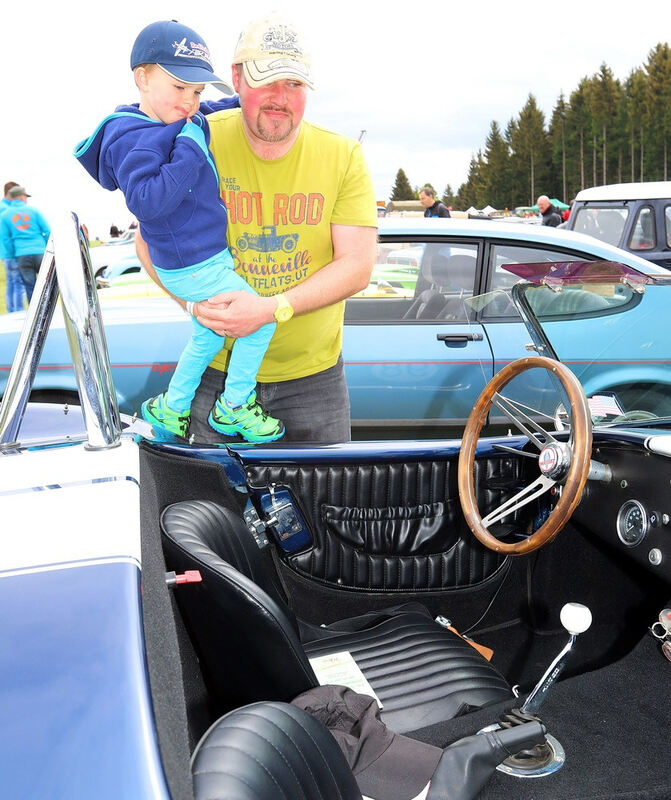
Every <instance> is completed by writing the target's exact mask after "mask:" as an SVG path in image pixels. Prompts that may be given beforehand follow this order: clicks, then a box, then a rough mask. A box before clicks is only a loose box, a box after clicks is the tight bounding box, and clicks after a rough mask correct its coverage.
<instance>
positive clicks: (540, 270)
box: [506, 262, 671, 423]
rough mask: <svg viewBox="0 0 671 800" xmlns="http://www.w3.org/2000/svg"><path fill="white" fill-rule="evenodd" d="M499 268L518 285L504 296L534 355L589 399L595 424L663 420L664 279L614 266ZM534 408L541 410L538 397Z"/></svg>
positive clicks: (670, 395) (667, 405)
mask: <svg viewBox="0 0 671 800" xmlns="http://www.w3.org/2000/svg"><path fill="white" fill-rule="evenodd" d="M506 268H507V269H509V271H511V272H513V273H514V274H516V275H517V276H518V277H523V278H525V279H526V281H524V282H520V283H518V284H517V285H516V286H515V287H514V288H513V289H512V291H511V294H512V299H513V300H515V301H516V305H517V306H518V307H519V308H520V310H521V312H522V316H523V317H526V319H525V322H526V323H527V327H528V329H529V332H530V333H531V335H532V339H533V344H534V349H535V350H536V351H537V352H539V353H540V354H542V355H550V356H556V357H557V358H558V359H559V360H560V361H562V362H563V363H564V364H566V365H567V366H568V367H570V369H571V370H572V371H573V372H574V373H575V375H576V376H577V377H578V379H579V380H580V382H581V383H582V386H583V389H584V390H585V394H586V395H587V397H588V398H592V400H591V402H590V407H591V409H592V416H593V418H594V420H595V422H598V423H604V422H605V423H609V422H613V421H617V422H622V421H643V420H651V419H659V418H662V417H671V352H670V350H669V345H668V342H669V337H668V331H667V329H666V325H665V323H664V319H665V314H666V313H668V311H667V309H668V308H669V307H670V302H671V275H668V276H667V275H663V276H654V277H652V276H646V275H643V274H642V273H639V272H637V271H636V270H634V269H632V268H630V267H626V266H624V265H622V264H618V263H615V262H591V263H589V262H566V263H558V264H549V265H548V264H514V265H508V266H507V267H506ZM528 397H529V399H530V396H528ZM536 402H537V405H536V407H538V408H539V409H540V410H543V411H545V412H546V413H547V412H548V411H549V409H548V408H546V407H544V401H543V397H542V393H541V396H540V398H536ZM538 402H539V403H540V405H538ZM530 404H531V405H534V403H533V402H531V403H530ZM555 412H556V409H555Z"/></svg>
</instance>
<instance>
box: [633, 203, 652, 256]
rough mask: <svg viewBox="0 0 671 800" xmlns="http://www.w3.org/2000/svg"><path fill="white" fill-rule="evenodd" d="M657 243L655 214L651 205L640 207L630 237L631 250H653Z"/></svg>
mask: <svg viewBox="0 0 671 800" xmlns="http://www.w3.org/2000/svg"><path fill="white" fill-rule="evenodd" d="M656 244H657V232H656V230H655V215H654V212H653V209H652V208H651V207H650V206H643V207H642V208H640V209H639V212H638V214H637V215H636V220H635V221H634V227H633V229H632V232H631V237H630V239H629V249H630V250H653V249H654V247H655V245H656Z"/></svg>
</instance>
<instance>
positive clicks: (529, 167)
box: [510, 94, 550, 206]
mask: <svg viewBox="0 0 671 800" xmlns="http://www.w3.org/2000/svg"><path fill="white" fill-rule="evenodd" d="M510 146H511V150H512V154H513V155H512V161H513V171H514V172H515V171H516V172H517V174H518V175H519V176H520V178H521V182H519V184H518V185H516V186H515V191H516V193H517V197H518V199H519V200H520V202H519V203H515V204H516V205H529V206H530V205H533V204H534V203H535V202H536V197H537V196H538V195H539V194H546V193H547V192H548V191H550V190H549V189H547V188H546V187H547V185H548V182H549V179H550V169H549V165H550V145H549V141H548V136H547V133H546V131H545V118H544V116H543V112H542V111H541V110H540V108H538V104H537V103H536V98H535V97H534V96H533V95H532V94H530V95H529V97H528V99H527V102H526V103H525V105H524V108H523V109H522V111H520V115H519V117H518V119H517V121H516V122H515V123H514V125H513V126H512V128H511V136H510ZM515 167H516V168H517V169H516V170H515Z"/></svg>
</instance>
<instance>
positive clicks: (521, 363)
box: [458, 356, 592, 555]
mask: <svg viewBox="0 0 671 800" xmlns="http://www.w3.org/2000/svg"><path fill="white" fill-rule="evenodd" d="M535 367H541V368H543V369H547V370H549V371H550V372H552V373H554V374H555V375H556V376H557V378H558V379H559V381H560V382H561V384H562V386H563V387H564V390H565V391H566V394H567V396H568V400H569V403H570V417H571V432H570V436H569V440H568V442H563V441H559V440H558V439H556V438H555V437H554V436H553V435H552V433H550V432H549V431H546V430H544V429H543V428H541V426H540V425H538V424H537V422H536V421H535V420H533V419H532V418H531V417H529V416H527V414H526V413H525V411H524V410H522V408H523V407H521V406H520V405H519V404H517V403H514V402H513V401H511V400H508V399H507V398H506V397H504V396H503V395H501V394H500V392H501V390H502V389H503V388H504V387H505V386H506V385H507V384H508V383H509V382H510V381H511V380H512V379H513V378H514V377H515V376H516V375H519V374H520V373H522V372H525V371H526V370H528V369H533V368H535ZM493 405H495V406H496V407H497V408H498V409H499V410H500V411H502V412H503V413H504V414H505V415H506V416H507V417H508V418H509V419H510V420H511V421H512V422H513V424H514V425H515V426H516V427H517V428H518V429H519V430H520V431H521V432H522V433H523V434H524V435H525V436H527V437H528V438H529V441H530V442H531V443H532V444H533V445H534V446H535V447H536V448H537V449H538V451H539V452H538V467H539V471H540V475H539V477H538V478H537V479H536V480H534V481H533V482H532V483H531V484H529V486H526V487H525V488H524V489H522V490H521V491H519V492H518V493H517V494H516V495H514V496H513V497H510V498H509V499H508V500H506V501H505V502H504V503H502V504H501V505H500V506H499V507H498V508H496V509H494V510H493V511H491V512H490V513H489V514H487V516H486V517H484V518H483V517H481V516H480V512H479V511H478V505H477V501H476V497H475V482H474V464H475V451H476V449H477V446H478V437H479V435H480V431H481V430H482V426H483V425H484V423H485V420H486V419H487V415H488V414H489V410H490V408H491V407H492V406H493ZM591 455H592V418H591V415H590V411H589V406H588V404H587V398H586V397H585V393H584V391H583V388H582V386H581V385H580V382H579V381H578V379H577V378H576V377H575V375H574V374H573V373H572V372H571V371H570V370H569V369H568V367H565V366H564V365H563V364H561V363H560V362H559V361H553V360H552V359H550V358H545V357H544V356H527V357H525V358H520V359H518V360H517V361H513V362H512V363H510V364H508V365H507V366H505V367H504V368H503V369H502V370H501V371H500V372H498V373H497V374H496V375H494V377H493V378H492V379H491V380H490V381H489V383H488V384H487V385H486V386H485V388H484V389H483V390H482V394H481V395H480V397H479V398H478V400H477V402H476V404H475V406H474V408H473V410H472V411H471V413H470V415H469V417H468V420H467V422H466V428H465V430H464V435H463V438H462V442H461V451H460V453H459V470H458V485H459V500H460V502H461V509H462V511H463V514H464V517H465V519H466V523H467V524H468V527H469V528H470V529H471V531H472V532H473V534H474V536H475V537H476V538H477V539H478V540H479V541H480V542H482V544H484V545H485V547H488V548H489V549H490V550H495V551H496V552H498V553H506V554H507V555H523V554H524V553H531V552H532V551H534V550H537V549H538V548H539V547H543V545H545V544H547V543H548V542H551V541H552V540H553V539H554V537H555V536H556V535H557V534H558V533H559V531H560V530H561V529H562V527H563V526H564V524H565V523H566V522H567V520H568V519H569V517H570V516H571V514H572V513H573V511H574V510H575V507H576V506H577V505H578V501H579V500H580V497H581V495H582V491H583V489H584V487H585V481H586V480H587V474H588V472H589V466H590V458H591ZM557 485H560V488H561V495H560V498H559V500H558V502H557V504H556V505H555V506H554V508H553V509H552V511H551V512H550V515H549V516H548V518H547V519H546V521H545V522H544V523H543V524H542V525H541V527H540V528H539V529H538V530H537V531H535V532H534V533H532V534H531V535H530V536H528V537H527V538H526V539H522V540H521V541H519V542H512V543H507V542H502V541H499V539H497V538H496V537H495V536H493V535H492V534H491V533H490V532H489V530H488V527H489V525H491V524H493V523H495V522H498V521H500V520H501V519H503V518H504V517H505V516H506V515H508V514H511V513H512V512H514V511H515V510H516V509H518V508H520V507H521V506H523V505H526V504H527V503H529V502H531V501H532V500H535V499H536V498H537V497H540V496H541V495H542V494H545V492H548V491H549V490H550V489H552V488H553V487H555V486H557Z"/></svg>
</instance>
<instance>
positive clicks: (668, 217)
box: [664, 206, 671, 247]
mask: <svg viewBox="0 0 671 800" xmlns="http://www.w3.org/2000/svg"><path fill="white" fill-rule="evenodd" d="M664 227H665V228H666V246H667V247H671V206H666V208H665V209H664Z"/></svg>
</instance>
